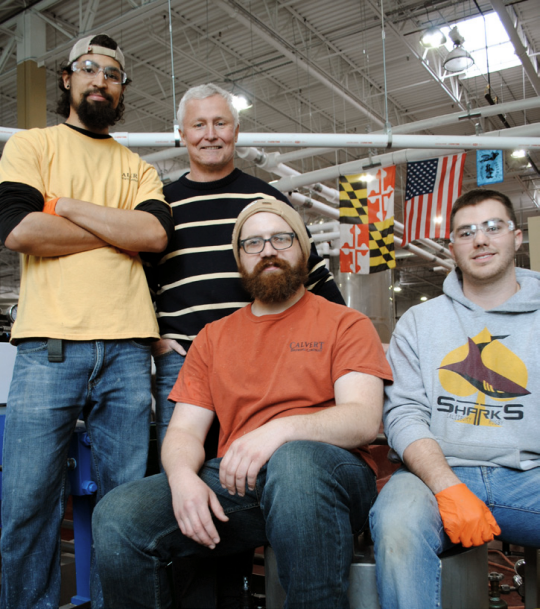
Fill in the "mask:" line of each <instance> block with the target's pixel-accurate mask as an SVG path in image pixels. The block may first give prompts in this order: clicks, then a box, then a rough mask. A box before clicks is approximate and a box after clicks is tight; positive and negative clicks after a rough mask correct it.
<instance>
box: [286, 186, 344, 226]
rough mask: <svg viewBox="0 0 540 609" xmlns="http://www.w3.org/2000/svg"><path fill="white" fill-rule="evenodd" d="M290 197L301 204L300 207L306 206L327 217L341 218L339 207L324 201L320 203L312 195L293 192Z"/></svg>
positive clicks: (296, 203) (293, 201)
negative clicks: (335, 207) (331, 205)
mask: <svg viewBox="0 0 540 609" xmlns="http://www.w3.org/2000/svg"><path fill="white" fill-rule="evenodd" d="M288 197H289V200H290V201H291V202H292V203H294V204H295V205H299V206H300V207H305V208H306V209H309V210H313V211H316V212H317V213H318V214H320V215H321V216H326V217H327V218H333V219H334V220H339V210H338V209H334V208H333V207H330V206H329V205H325V204H324V203H320V202H319V201H314V200H313V199H312V198H311V197H306V196H305V195H301V194H300V193H298V192H291V194H289V195H288Z"/></svg>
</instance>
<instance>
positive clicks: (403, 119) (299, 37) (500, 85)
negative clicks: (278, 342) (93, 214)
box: [0, 0, 540, 301]
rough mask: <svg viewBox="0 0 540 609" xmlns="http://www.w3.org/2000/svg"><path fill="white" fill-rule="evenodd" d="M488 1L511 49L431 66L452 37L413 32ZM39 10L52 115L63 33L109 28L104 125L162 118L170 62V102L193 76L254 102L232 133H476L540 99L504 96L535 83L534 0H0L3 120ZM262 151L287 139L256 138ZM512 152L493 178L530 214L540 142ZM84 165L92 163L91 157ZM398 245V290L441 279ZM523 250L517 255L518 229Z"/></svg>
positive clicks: (148, 124)
mask: <svg viewBox="0 0 540 609" xmlns="http://www.w3.org/2000/svg"><path fill="white" fill-rule="evenodd" d="M169 12H170V16H171V19H170V21H169ZM493 13H497V14H499V15H500V16H501V17H502V20H503V22H504V21H505V20H506V22H507V23H506V29H507V30H511V31H509V32H508V33H509V35H510V39H511V40H512V38H513V47H514V49H516V50H517V54H518V56H519V57H520V61H521V63H520V65H517V66H515V67H511V68H508V69H504V70H500V71H497V70H496V69H493V68H492V69H491V72H490V73H489V74H483V75H479V76H476V77H472V78H469V77H467V75H466V74H459V75H457V76H452V75H451V74H449V73H447V72H445V70H444V69H443V67H442V63H443V61H444V59H445V57H446V56H447V55H448V53H449V51H448V49H447V48H445V47H442V48H440V49H434V50H426V49H425V48H424V47H423V46H422V45H421V44H420V37H421V35H422V33H423V32H424V31H425V30H426V29H427V28H429V27H431V26H440V27H452V26H454V25H457V26H458V29H459V27H460V24H463V23H464V22H465V21H466V20H468V19H470V18H471V17H474V16H480V17H482V19H486V18H487V17H488V16H489V15H491V14H493ZM36 19H37V22H39V23H41V24H43V23H44V24H45V33H46V48H45V50H44V51H43V52H42V55H40V56H39V57H37V58H36V61H37V62H38V65H44V66H45V68H46V72H47V122H48V124H49V125H54V124H57V123H59V122H61V121H62V120H63V119H61V117H59V116H58V115H57V114H56V113H55V108H56V101H57V99H58V95H59V90H58V88H57V76H58V70H59V68H60V66H61V64H62V62H63V61H64V60H65V59H66V58H67V55H68V53H69V49H70V48H71V46H72V45H73V42H74V41H75V40H76V39H77V38H78V37H80V36H81V35H83V34H84V35H87V34H94V33H95V34H98V33H101V32H105V33H107V34H109V35H110V36H112V37H113V38H115V39H116V40H117V41H118V42H119V44H120V46H121V47H122V49H123V51H124V54H125V56H126V71H127V72H128V75H129V77H130V78H131V79H132V81H133V82H132V84H130V85H129V87H128V89H127V93H126V108H127V110H126V114H125V121H124V122H123V123H122V124H119V125H117V126H116V127H115V128H114V129H113V130H115V131H125V132H130V133H133V132H135V133H142V132H166V133H170V132H172V131H173V120H174V115H175V108H174V102H173V78H172V74H173V72H172V63H173V62H174V90H175V95H176V103H178V101H179V99H180V97H181V96H182V94H183V93H184V91H185V90H186V89H187V88H189V87H191V86H193V85H197V84H201V83H204V82H215V83H217V84H219V85H221V86H222V87H224V88H226V89H228V90H229V91H231V92H233V93H235V94H243V95H245V96H246V97H247V98H248V100H249V101H250V102H251V103H252V106H251V107H250V108H248V109H247V110H245V111H242V113H241V124H240V130H241V133H247V132H249V133H266V134H270V133H276V134H281V133H303V134H308V133H315V134H320V133H335V134H345V133H348V134H359V135H361V134H367V133H373V132H379V133H383V132H384V129H385V126H388V127H389V128H391V129H392V132H395V133H399V132H400V129H401V130H402V132H406V133H411V134H423V135H452V136H461V135H466V136H473V135H475V134H476V135H479V134H487V133H489V132H493V131H500V130H505V129H507V128H516V127H526V129H525V130H524V131H523V132H522V133H521V135H529V136H536V137H538V136H540V101H539V103H538V104H535V103H534V102H533V103H532V104H529V105H535V107H529V108H528V109H526V110H523V109H521V110H513V111H507V110H506V108H508V107H509V106H508V104H509V103H510V102H518V107H519V102H520V101H521V100H533V99H534V98H538V96H540V78H539V76H538V67H537V58H538V55H539V54H540V1H539V0H517V1H510V2H508V1H506V2H504V3H503V0H335V1H334V2H328V1H322V0H170V2H169V1H168V0H115V1H114V2H113V1H111V0H108V1H106V0H85V1H84V2H83V1H82V0H40V1H38V2H30V1H26V2H25V1H17V0H0V126H1V127H17V126H18V125H17V61H18V59H19V61H20V60H21V50H20V49H21V44H22V42H21V41H22V40H23V38H24V36H25V35H26V36H28V35H32V33H31V32H30V31H29V28H30V26H29V24H31V23H32V22H33V23H36ZM32 20H34V21H32ZM169 24H170V25H169ZM41 27H42V28H43V25H41ZM169 28H171V29H169ZM383 31H384V36H383ZM171 36H172V48H171ZM474 38H475V39H474V40H471V39H469V40H467V39H466V40H465V42H464V45H463V46H464V48H471V49H472V48H473V47H474V48H479V47H482V45H483V44H484V40H485V32H484V29H483V27H479V28H478V32H477V35H476V36H475V37H474ZM383 43H384V45H383ZM520 43H521V44H520ZM488 84H489V85H490V86H489V88H488ZM487 93H489V94H490V95H491V98H490V99H489V100H488V99H487V98H486V94H487ZM493 102H495V103H497V104H501V108H503V110H504V111H500V112H499V111H498V110H497V109H496V113H492V115H490V116H482V115H481V112H480V113H479V110H482V109H487V108H489V107H490V104H491V103H493ZM512 107H513V106H510V108H512ZM446 115H455V116H454V117H452V118H451V119H449V120H444V119H443V120H440V121H437V120H436V121H431V122H430V123H428V124H429V125H431V126H430V127H429V128H427V129H426V128H425V124H426V123H425V122H424V124H422V123H419V125H418V126H415V123H418V122H419V121H425V120H426V119H432V118H433V119H435V118H437V117H443V116H446ZM457 117H461V119H460V120H458V119H457ZM387 123H388V125H387ZM437 123H440V124H439V125H437ZM444 123H446V124H444ZM508 133H515V131H509V132H508ZM518 133H519V132H518ZM501 135H504V134H501ZM495 147H496V146H495V145H494V148H495ZM162 150H163V149H162V148H159V149H158V148H138V149H137V151H138V152H139V153H140V154H141V155H143V156H147V155H150V159H154V162H156V161H155V158H156V157H155V156H154V157H152V154H154V153H155V152H156V151H162ZM259 151H260V152H261V153H263V152H266V153H271V152H278V153H287V152H290V151H291V149H290V148H271V149H270V148H269V149H267V150H266V151H265V150H263V149H262V148H261V147H259ZM385 152H387V151H386V150H384V149H369V150H368V149H366V148H333V147H331V146H329V147H328V148H324V149H320V150H318V151H315V152H313V151H312V153H311V154H306V156H305V157H304V158H297V159H296V160H290V161H289V162H287V163H286V165H287V167H290V168H292V169H293V170H294V171H296V172H299V173H300V174H306V173H309V172H312V171H315V170H319V169H323V168H327V167H332V166H335V165H337V164H342V163H346V162H349V161H353V160H356V159H365V158H368V157H369V155H372V156H376V155H378V154H384V153H385ZM510 152H511V151H510V150H506V151H505V180H504V182H503V183H502V184H498V185H497V186H496V188H498V189H500V190H502V191H504V192H505V193H506V194H508V195H509V196H510V197H511V198H512V200H513V201H514V204H515V206H516V209H517V212H518V219H519V221H520V223H521V225H522V228H524V229H526V228H527V218H528V217H529V216H530V215H534V214H537V213H538V206H539V205H540V175H539V174H538V172H537V171H536V169H535V168H536V167H539V166H540V152H530V153H529V157H528V158H527V157H525V158H521V159H514V158H512V157H511V156H510ZM261 158H262V155H261ZM249 159H255V155H248V156H247V158H245V159H238V166H239V167H240V168H242V169H244V170H246V171H248V172H251V173H253V174H256V175H258V176H259V177H261V178H263V179H265V180H267V181H271V180H277V179H279V177H280V176H279V175H276V173H274V172H271V171H268V170H265V169H264V168H262V167H261V166H260V165H261V162H260V158H259V159H256V160H249ZM285 159H286V157H285ZM285 159H284V160H285ZM156 164H157V166H158V169H159V171H160V173H161V175H162V177H163V178H164V179H169V178H171V177H172V178H174V177H175V176H177V175H178V174H179V173H181V172H182V171H184V170H185V169H186V168H187V157H186V156H172V157H170V158H167V159H162V160H160V161H159V162H156ZM87 170H88V174H89V177H90V176H91V168H87ZM405 179H406V172H405V165H403V164H402V165H399V166H398V170H397V176H396V197H395V214H396V220H398V221H401V222H402V221H403V203H404V191H405ZM322 182H323V188H322V191H323V194H326V195H327V196H326V197H323V196H322V195H321V187H320V186H317V187H315V186H313V185H306V186H302V187H300V188H299V189H298V190H299V193H300V194H302V195H306V196H307V197H308V198H312V199H313V200H315V201H319V202H321V203H323V204H324V205H326V206H332V205H334V207H335V202H334V204H332V201H331V200H329V199H332V197H331V196H330V197H329V196H328V193H332V192H335V190H336V189H337V188H338V186H337V179H336V178H332V179H329V180H323V181H322ZM475 185H476V153H475V152H474V151H471V152H470V153H469V154H468V157H467V162H466V165H465V176H464V184H463V186H464V189H470V188H471V187H474V186H475ZM305 218H306V221H307V222H309V223H311V222H319V221H321V220H323V221H325V222H328V218H327V217H319V216H318V215H317V214H316V213H315V212H314V210H313V209H312V210H310V211H306V212H305ZM526 241H527V239H526ZM332 247H334V248H335V247H336V243H335V242H334V244H333V245H332ZM397 254H398V269H399V272H398V275H399V281H400V283H401V285H402V288H403V291H402V293H401V294H400V298H403V299H405V300H410V301H414V300H416V301H417V300H418V298H419V297H420V296H421V295H425V296H428V297H431V296H434V295H436V294H438V293H440V285H441V283H442V280H443V279H444V271H442V272H441V271H433V267H434V266H436V264H434V263H433V262H428V261H427V260H426V259H425V258H419V257H417V256H414V255H411V254H410V252H404V251H398V252H397ZM442 256H443V257H444V254H443V255H442ZM518 263H519V264H520V265H522V266H528V247H527V245H525V247H524V249H523V253H522V254H520V255H519V259H518ZM17 289H18V260H17V255H16V254H14V253H12V252H9V251H7V250H6V249H5V248H2V249H1V251H0V297H1V296H2V295H4V296H5V298H12V295H13V292H17Z"/></svg>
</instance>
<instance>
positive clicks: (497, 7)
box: [491, 0, 540, 95]
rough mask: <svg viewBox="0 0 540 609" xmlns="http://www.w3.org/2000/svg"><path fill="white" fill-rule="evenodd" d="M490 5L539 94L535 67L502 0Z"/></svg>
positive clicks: (539, 82) (539, 80)
mask: <svg viewBox="0 0 540 609" xmlns="http://www.w3.org/2000/svg"><path fill="white" fill-rule="evenodd" d="M491 6H492V7H493V10H494V11H495V12H496V13H497V15H499V19H500V20H501V23H502V24H503V26H504V29H505V30H506V33H507V34H508V37H509V38H510V41H511V43H512V45H513V47H514V51H515V52H516V55H517V56H518V57H519V60H520V61H521V65H522V66H523V69H524V70H525V73H526V74H527V76H528V78H529V81H530V83H531V85H532V87H533V89H534V90H535V91H536V95H540V78H539V77H538V74H537V73H536V69H535V67H534V65H533V63H532V61H531V58H530V57H529V55H528V53H527V49H526V48H525V46H524V44H523V42H522V41H521V38H520V36H519V34H518V31H517V29H516V27H514V22H513V20H512V18H511V17H510V15H509V13H508V11H507V10H506V7H505V5H504V2H503V1H502V0H491Z"/></svg>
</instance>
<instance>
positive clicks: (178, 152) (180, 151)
mask: <svg viewBox="0 0 540 609" xmlns="http://www.w3.org/2000/svg"><path fill="white" fill-rule="evenodd" d="M187 153H188V151H187V148H167V149H166V150H159V151H158V152H151V153H150V154H145V155H144V156H143V157H141V158H142V159H143V160H144V161H146V162H147V163H157V162H159V161H166V160H168V159H174V158H176V157H178V156H186V155H187Z"/></svg>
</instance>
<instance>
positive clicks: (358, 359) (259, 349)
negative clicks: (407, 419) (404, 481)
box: [169, 292, 392, 470]
mask: <svg viewBox="0 0 540 609" xmlns="http://www.w3.org/2000/svg"><path fill="white" fill-rule="evenodd" d="M353 371H354V372H363V373H364V374H371V375H373V376H377V377H380V378H382V379H385V380H390V381H391V380H392V372H391V370H390V367H389V365H388V363H387V361H386V357H385V355H384V351H383V348H382V345H381V341H380V339H379V336H378V335H377V332H376V331H375V328H374V327H373V324H372V323H371V321H370V319H369V318H368V317H366V316H365V315H363V314H362V313H359V312H358V311H356V310H354V309H350V308H348V307H344V306H343V305H338V304H335V303H332V302H329V301H327V300H326V299H324V298H322V297H320V296H316V295H314V294H312V293H311V292H306V293H305V295H304V296H303V297H302V298H301V299H300V300H299V301H298V302H297V303H296V304H294V305H293V306H292V307H290V308H289V309H287V310H286V311H284V312H283V313H279V314H277V315H263V316H262V317H256V316H255V315H253V313H252V312H251V305H248V306H246V307H244V308H243V309H239V310H238V311H236V312H234V313H233V314H232V315H229V316H227V317H224V318H223V319H220V320H218V321H216V322H214V323H211V324H208V325H206V326H205V327H204V329H203V330H202V331H201V332H200V333H199V335H198V336H197V338H196V339H195V341H194V343H193V345H192V347H191V349H190V350H189V353H188V356H187V358H186V361H185V362H184V365H183V366H182V369H181V370H180V374H179V376H178V379H177V381H176V383H175V385H174V387H173V390H172V391H171V394H170V395H169V399H170V400H173V401H175V402H183V403H187V404H193V405H195V406H200V407H202V408H207V409H208V410H212V411H214V412H215V413H216V415H217V417H218V419H219V423H220V428H221V429H220V435H219V445H218V456H219V457H222V456H223V455H224V454H225V453H226V452H227V449H228V448H229V446H230V445H231V443H232V442H234V440H235V439H236V438H238V437H240V436H242V435H244V434H246V433H248V432H249V431H252V430H253V429H257V428H259V427H261V426H262V425H264V424H265V423H267V422H268V421H271V420H272V419H276V418H278V417H287V416H291V415H298V414H310V413H313V412H317V411H318V410H320V409H321V408H327V407H329V406H333V405H335V400H334V383H335V382H336V381H337V379H338V378H340V377H341V376H343V375H344V374H347V373H349V372H353ZM360 452H361V454H362V457H363V458H364V459H365V461H366V462H367V463H368V464H369V465H370V466H371V467H372V468H373V469H374V470H375V466H374V462H373V460H372V459H371V457H370V454H369V449H368V448H367V447H362V448H361V449H360Z"/></svg>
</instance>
